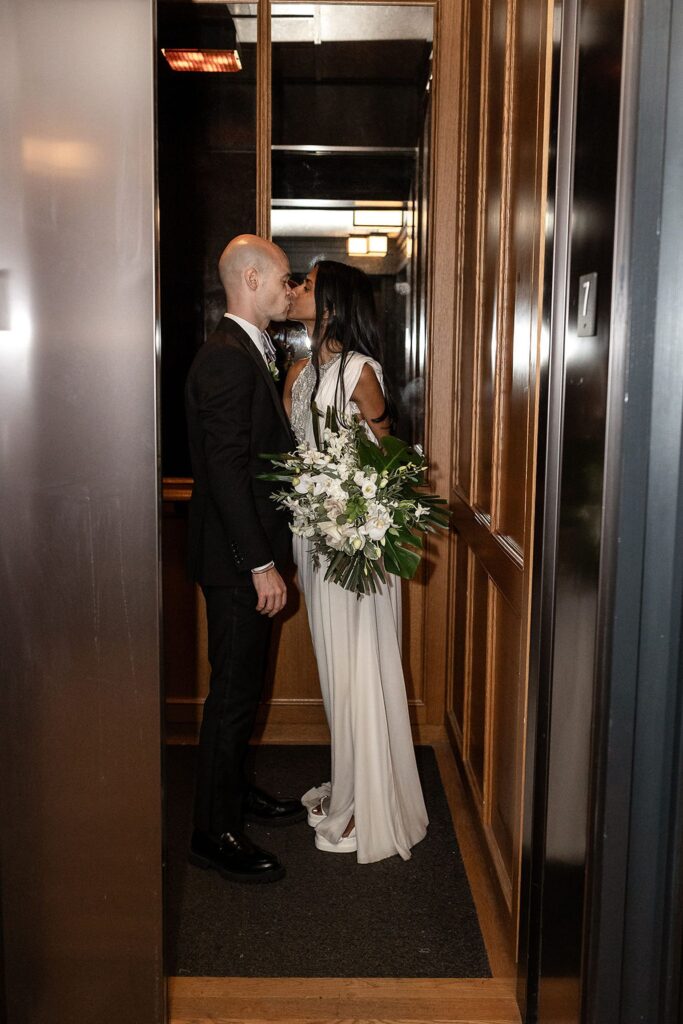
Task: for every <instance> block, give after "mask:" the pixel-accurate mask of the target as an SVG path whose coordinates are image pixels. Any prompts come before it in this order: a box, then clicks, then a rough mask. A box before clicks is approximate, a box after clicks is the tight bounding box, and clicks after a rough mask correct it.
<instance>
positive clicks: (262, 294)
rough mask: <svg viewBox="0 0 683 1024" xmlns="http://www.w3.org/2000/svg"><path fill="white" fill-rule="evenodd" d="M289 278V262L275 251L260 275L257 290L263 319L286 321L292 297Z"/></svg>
mask: <svg viewBox="0 0 683 1024" xmlns="http://www.w3.org/2000/svg"><path fill="white" fill-rule="evenodd" d="M290 277H291V270H290V269H289V260H288V259H287V257H286V256H285V254H284V253H283V252H280V250H276V252H275V254H274V256H273V260H272V262H269V263H268V266H267V267H266V268H265V269H264V270H263V272H262V273H261V280H260V285H259V290H258V302H259V307H260V310H261V312H262V314H263V317H264V319H266V320H286V319H287V316H288V315H289V307H290V303H291V297H292V290H291V288H290V287H289V279H290Z"/></svg>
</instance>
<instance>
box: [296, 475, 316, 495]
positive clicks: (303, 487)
mask: <svg viewBox="0 0 683 1024" xmlns="http://www.w3.org/2000/svg"><path fill="white" fill-rule="evenodd" d="M292 485H293V487H294V490H295V491H296V492H297V494H309V493H311V492H312V491H313V487H314V484H313V477H312V476H311V474H310V473H302V474H301V476H295V477H294V478H293V479H292Z"/></svg>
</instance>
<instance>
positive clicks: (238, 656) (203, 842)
mask: <svg viewBox="0 0 683 1024" xmlns="http://www.w3.org/2000/svg"><path fill="white" fill-rule="evenodd" d="M218 270H219V274H220V278H221V282H222V284H223V287H224V288H225V294H226V298H227V310H228V311H227V313H226V314H225V316H224V317H223V319H222V320H221V323H220V325H219V326H218V328H217V329H216V331H215V332H214V333H213V334H212V335H211V336H210V337H209V338H208V339H207V341H206V342H205V343H204V345H202V347H201V349H200V350H199V352H198V353H197V355H196V357H195V359H194V362H193V363H192V367H191V369H190V372H189V375H188V379H187V385H186V389H185V400H186V410H187V422H188V432H189V441H190V454H191V458H192V472H193V475H194V489H193V492H192V501H191V503H190V523H189V569H190V575H191V577H192V579H194V580H196V581H197V582H198V583H199V584H201V587H202V591H203V593H204V597H205V599H206V615H207V623H208V646H209V661H210V663H211V683H210V689H209V695H208V697H207V698H206V702H205V704H204V716H203V720H202V726H201V732H200V736H199V763H198V770H197V789H196V796H195V809H194V826H195V827H194V832H193V835H192V842H191V848H190V862H191V863H193V864H196V865H198V866H199V867H203V868H214V869H216V870H217V871H219V872H220V874H221V875H222V876H223V877H225V878H229V879H231V880H233V881H237V882H273V881H276V880H277V879H278V878H282V877H283V876H284V874H285V869H284V867H283V865H282V864H281V863H280V862H279V860H278V859H277V857H276V856H274V855H273V854H271V853H268V852H267V851H266V850H262V849H260V848H259V847H258V846H256V845H255V844H254V843H252V842H251V840H250V839H249V838H248V837H247V836H246V835H245V834H244V831H243V821H244V818H245V816H246V817H247V818H249V819H250V820H258V821H262V822H266V823H268V824H270V825H285V824H289V823H290V822H294V821H299V820H301V819H302V818H303V817H304V816H305V813H306V812H305V810H304V808H303V807H302V805H301V802H300V801H299V800H280V799H275V798H274V797H272V796H269V795H268V794H267V793H264V792H263V791H262V790H259V789H256V787H254V786H252V785H250V784H248V783H247V782H246V781H245V777H244V759H245V756H246V752H247V745H248V743H249V737H250V736H251V732H252V729H253V726H254V720H255V717H256V711H257V708H258V703H259V698H260V694H261V689H262V686H263V679H264V674H265V669H266V661H267V653H268V642H269V638H270V632H271V627H272V620H273V617H274V616H275V615H277V613H278V612H280V611H282V609H283V608H284V606H285V602H286V599H287V590H286V587H285V584H284V581H283V579H282V577H281V575H280V569H282V567H283V565H285V564H286V563H287V562H288V561H289V557H290V549H289V541H290V532H289V528H288V524H287V519H286V517H285V516H284V515H283V514H282V513H281V512H280V511H279V510H278V509H276V507H275V505H274V504H273V502H272V501H271V500H270V493H271V490H272V487H273V485H272V484H270V483H268V482H266V481H264V480H260V479H258V477H259V474H260V473H263V472H264V470H266V469H267V466H266V463H264V462H263V460H261V459H260V458H259V455H260V454H261V453H262V452H282V451H288V450H289V449H291V448H292V446H293V439H292V435H291V432H290V428H289V423H288V420H287V417H286V415H285V412H284V409H283V407H282V404H281V402H280V399H279V396H278V394H277V391H276V389H275V385H274V381H273V376H272V375H271V368H270V367H271V364H272V365H273V366H274V352H273V348H272V345H271V342H270V339H269V338H268V336H267V335H266V334H265V328H266V326H267V325H268V323H269V322H270V321H271V320H285V319H286V318H287V313H288V311H289V306H290V294H291V293H290V287H289V279H290V269H289V262H288V260H287V257H286V256H285V254H284V253H283V251H282V250H281V249H280V248H279V247H278V246H276V245H274V244H273V243H272V242H267V241H265V239H263V238H258V237H257V236H255V235H239V236H238V237H237V238H233V240H232V241H231V242H230V243H229V245H228V246H227V247H226V249H225V250H224V252H223V254H222V256H221V258H220V261H219V264H218Z"/></svg>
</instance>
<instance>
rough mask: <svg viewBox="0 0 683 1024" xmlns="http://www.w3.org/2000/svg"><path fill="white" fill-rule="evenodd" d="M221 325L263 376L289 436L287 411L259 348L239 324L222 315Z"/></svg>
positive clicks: (290, 430) (289, 428)
mask: <svg viewBox="0 0 683 1024" xmlns="http://www.w3.org/2000/svg"><path fill="white" fill-rule="evenodd" d="M221 327H222V328H223V330H226V331H228V333H229V334H231V335H232V337H233V338H234V339H235V340H236V341H238V342H239V344H240V345H241V346H242V348H243V349H244V350H245V352H247V353H248V354H249V356H250V357H251V358H252V359H253V361H254V365H255V366H256V369H257V370H258V372H259V373H260V374H261V376H262V377H263V379H264V381H265V383H266V387H267V388H268V390H269V391H270V397H271V398H272V399H273V404H274V405H275V409H276V411H277V414H278V416H279V417H280V419H281V420H282V423H283V425H284V427H285V429H286V431H287V434H288V436H289V437H291V434H292V428H291V426H290V423H289V420H288V419H287V413H286V412H285V408H284V406H283V404H282V401H281V399H280V396H279V395H278V393H277V388H276V387H275V381H274V380H273V378H272V376H271V373H270V370H269V369H268V367H267V366H266V361H265V359H264V358H263V356H262V355H261V353H260V352H259V350H258V349H257V348H256V345H255V344H254V342H253V341H252V340H251V338H250V337H249V335H248V334H247V332H246V331H245V330H244V329H243V328H242V327H240V325H239V324H238V323H236V322H235V321H234V320H230V319H229V318H228V317H225V316H224V317H223V319H222V321H221Z"/></svg>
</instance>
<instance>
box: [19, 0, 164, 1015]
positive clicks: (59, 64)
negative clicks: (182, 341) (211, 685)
mask: <svg viewBox="0 0 683 1024" xmlns="http://www.w3.org/2000/svg"><path fill="white" fill-rule="evenodd" d="M153 6H154V5H153V0H98V2H96V3H84V2H82V0H0V39H1V40H2V60H0V136H1V137H2V140H3V144H2V149H1V151H0V286H1V287H0V307H2V308H0V452H1V458H2V487H1V488H0V544H1V551H2V558H1V559H0V579H1V581H2V620H3V629H2V633H3V640H2V687H1V689H0V693H1V697H0V751H1V753H0V801H1V811H2V819H3V828H2V838H1V839H0V843H1V848H0V852H1V863H2V880H1V885H2V889H1V900H2V922H3V932H4V935H3V946H4V961H5V962H4V968H5V977H6V985H5V987H6V1003H7V1019H8V1021H9V1024H29V1022H30V1024H42V1022H46V1024H47V1022H48V1021H49V1022H50V1024H66V1022H70V1024H71V1022H76V1021H78V1022H82V1024H91V1022H92V1024H95V1022H96V1024H109V1022H111V1024H114V1022H117V1024H119V1022H121V1021H129V1022H131V1024H155V1022H158V1021H161V1020H162V1017H163V970H162V959H161V797H160V774H161V773H160V725H159V723H160V714H159V627H158V615H159V609H158V543H157V535H158V525H157V425H156V424H157V414H156V375H157V369H156V366H157V356H156V342H155V337H156V328H155V318H156V311H155V305H156V302H155V292H156V285H155V251H156V240H155V176H154V91H153V78H154V76H153V72H154V48H153ZM0 1016H1V1014H0Z"/></svg>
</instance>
